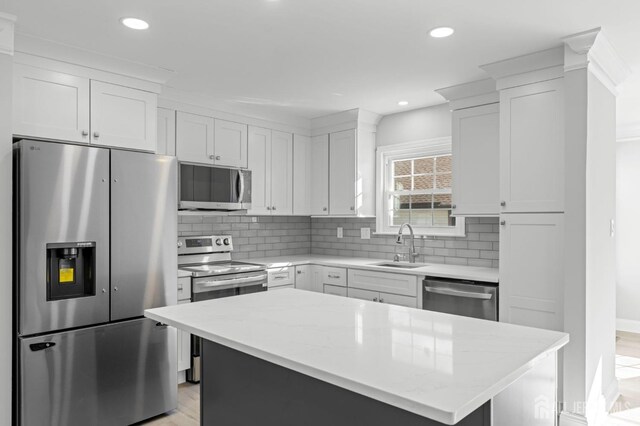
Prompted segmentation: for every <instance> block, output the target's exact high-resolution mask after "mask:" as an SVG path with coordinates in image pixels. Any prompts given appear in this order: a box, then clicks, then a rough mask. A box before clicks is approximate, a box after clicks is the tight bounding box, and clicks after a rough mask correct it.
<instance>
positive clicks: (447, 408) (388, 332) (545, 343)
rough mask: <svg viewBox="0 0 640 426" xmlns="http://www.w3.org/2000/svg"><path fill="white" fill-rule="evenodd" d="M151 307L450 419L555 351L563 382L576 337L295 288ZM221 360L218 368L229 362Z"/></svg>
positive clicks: (163, 318)
mask: <svg viewBox="0 0 640 426" xmlns="http://www.w3.org/2000/svg"><path fill="white" fill-rule="evenodd" d="M313 261H314V263H315V262H316V260H315V257H314V258H313ZM368 261H372V260H371V259H369V260H368ZM329 262H331V261H329ZM341 265H343V266H348V265H346V264H341ZM145 315H146V316H147V317H149V318H151V319H153V320H156V321H160V322H162V323H165V324H168V325H171V326H174V327H176V328H179V329H181V330H185V331H188V332H190V333H193V334H195V335H198V336H201V337H203V338H204V339H206V340H208V341H211V342H215V343H216V344H219V345H223V346H224V347H228V348H231V349H233V350H237V351H240V352H241V353H244V354H248V355H250V356H252V357H255V358H258V359H260V360H264V361H267V362H268V363H271V364H275V365H277V366H281V367H284V368H286V369H288V370H293V371H295V372H298V373H302V374H303V375H305V376H309V377H311V378H314V379H318V380H319V381H322V382H326V383H329V384H332V385H335V386H337V387H339V388H342V389H347V390H349V391H351V392H354V393H356V394H359V395H364V396H365V397H367V398H372V399H373V400H376V401H380V402H382V403H384V404H388V405H390V406H393V407H398V408H400V409H402V410H405V411H408V412H410V413H413V414H416V415H419V416H422V417H426V418H429V419H432V420H434V421H436V422H441V423H444V424H455V423H457V422H459V421H461V420H462V419H463V418H465V417H466V416H469V415H470V414H472V413H474V412H476V411H477V410H480V409H481V408H482V407H483V404H486V403H487V401H491V400H492V398H494V397H496V396H498V395H499V394H500V393H501V392H502V391H504V390H505V389H507V388H508V387H509V386H510V385H511V384H513V383H514V382H516V381H517V380H518V379H520V378H521V377H523V376H524V375H526V374H529V372H530V370H532V369H534V368H536V366H537V365H539V364H543V363H545V361H544V360H545V359H549V358H550V357H551V356H553V357H554V358H553V360H554V363H553V364H552V365H551V368H550V370H549V371H552V374H553V375H554V376H553V381H552V383H553V385H554V386H555V354H556V351H558V350H559V349H560V348H561V347H562V346H564V345H565V344H567V342H568V341H569V336H568V334H566V333H560V332H555V331H548V330H541V329H534V328H528V327H521V326H516V325H511V324H505V323H498V322H491V321H484V320H477V319H473V318H467V317H461V316H454V315H447V314H441V313H436V312H431V311H422V310H417V309H412V308H405V307H400V306H392V305H385V304H380V303H373V302H367V301H361V300H356V299H350V298H344V297H336V296H332V295H326V294H320V293H314V292H308V291H302V290H295V289H286V290H281V291H277V292H262V293H255V294H248V295H243V296H238V297H231V298H223V299H216V300H207V301H203V302H198V303H191V304H185V305H175V306H167V307H163V308H156V309H150V310H147V311H145ZM205 353H206V352H205ZM206 362H207V360H206V358H205V359H204V361H203V369H204V371H207V368H208V366H207V363H206ZM212 365H213V366H211V367H209V368H210V370H209V371H210V372H211V371H212V370H215V369H216V368H220V366H216V365H215V363H212ZM223 368H224V367H223ZM212 374H213V373H212ZM240 376H248V375H242V374H241V375H240ZM245 379H247V380H250V378H247V377H242V380H245ZM203 383H204V382H203ZM274 386H276V385H275V384H274ZM515 392H516V393H517V391H515ZM553 392H555V387H554V388H553ZM553 392H551V395H552V397H555V393H553ZM510 395H514V392H512V391H511V390H510ZM205 400H206V395H205V394H203V404H205ZM307 403H308V402H307ZM317 403H318V404H321V403H322V402H320V401H318V402H317ZM551 403H552V404H554V403H555V402H554V401H551ZM523 404H524V401H523ZM385 406H386V405H385ZM531 406H532V407H533V400H532V401H531ZM325 408H326V407H325ZM494 409H495V407H494ZM510 409H511V410H513V404H511V405H510ZM474 424H475V423H474ZM484 424H486V423H484Z"/></svg>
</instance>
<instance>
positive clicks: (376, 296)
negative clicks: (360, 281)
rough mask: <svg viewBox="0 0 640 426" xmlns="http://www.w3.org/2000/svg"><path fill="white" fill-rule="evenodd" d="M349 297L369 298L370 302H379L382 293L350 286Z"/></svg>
mask: <svg viewBox="0 0 640 426" xmlns="http://www.w3.org/2000/svg"><path fill="white" fill-rule="evenodd" d="M347 297H350V298H352V299H360V300H368V301H370V302H379V301H380V293H378V292H377V291H371V290H361V289H359V288H348V289H347Z"/></svg>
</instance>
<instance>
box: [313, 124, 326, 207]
mask: <svg viewBox="0 0 640 426" xmlns="http://www.w3.org/2000/svg"><path fill="white" fill-rule="evenodd" d="M311 214H312V215H314V216H321V215H328V214H329V135H320V136H315V137H313V138H312V139H311Z"/></svg>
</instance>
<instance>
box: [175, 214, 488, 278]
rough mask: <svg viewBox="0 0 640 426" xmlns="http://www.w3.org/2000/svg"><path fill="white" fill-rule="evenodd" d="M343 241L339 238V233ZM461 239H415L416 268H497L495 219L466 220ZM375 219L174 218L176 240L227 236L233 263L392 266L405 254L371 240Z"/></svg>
mask: <svg viewBox="0 0 640 426" xmlns="http://www.w3.org/2000/svg"><path fill="white" fill-rule="evenodd" d="M338 227H342V228H343V232H344V235H343V238H337V235H336V234H337V232H336V231H337V228H338ZM360 228H370V229H371V239H368V240H365V239H361V238H360ZM465 229H466V236H465V237H457V238H453V237H435V238H434V237H424V238H420V237H416V240H415V244H416V250H417V252H418V253H419V254H420V256H419V257H418V258H417V259H416V262H424V263H447V264H452V265H469V266H484V267H493V268H497V267H498V258H499V254H498V253H499V250H498V245H499V243H498V240H499V224H498V218H467V219H466V224H465ZM374 232H375V219H373V218H371V219H369V218H309V217H303V216H278V217H272V216H207V215H181V216H178V234H179V235H180V236H188V235H207V234H225V235H226V234H228V235H231V236H232V237H233V244H234V252H233V254H232V257H233V258H234V259H238V260H240V259H251V258H259V257H273V256H290V255H296V254H303V255H304V254H310V253H311V254H321V255H329V256H344V257H367V258H375V259H388V260H392V259H393V256H394V254H396V253H406V252H408V250H409V246H408V238H405V244H404V245H399V244H396V242H395V240H396V238H395V235H375V234H374Z"/></svg>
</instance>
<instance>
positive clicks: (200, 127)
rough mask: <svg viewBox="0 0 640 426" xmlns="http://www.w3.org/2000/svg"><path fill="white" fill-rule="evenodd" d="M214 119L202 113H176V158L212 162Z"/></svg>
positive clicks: (196, 161)
mask: <svg viewBox="0 0 640 426" xmlns="http://www.w3.org/2000/svg"><path fill="white" fill-rule="evenodd" d="M213 127H214V120H213V118H211V117H205V116H203V115H196V114H189V113H187V112H182V111H178V112H177V113H176V154H177V157H178V160H180V161H186V162H190V163H204V164H213Z"/></svg>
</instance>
